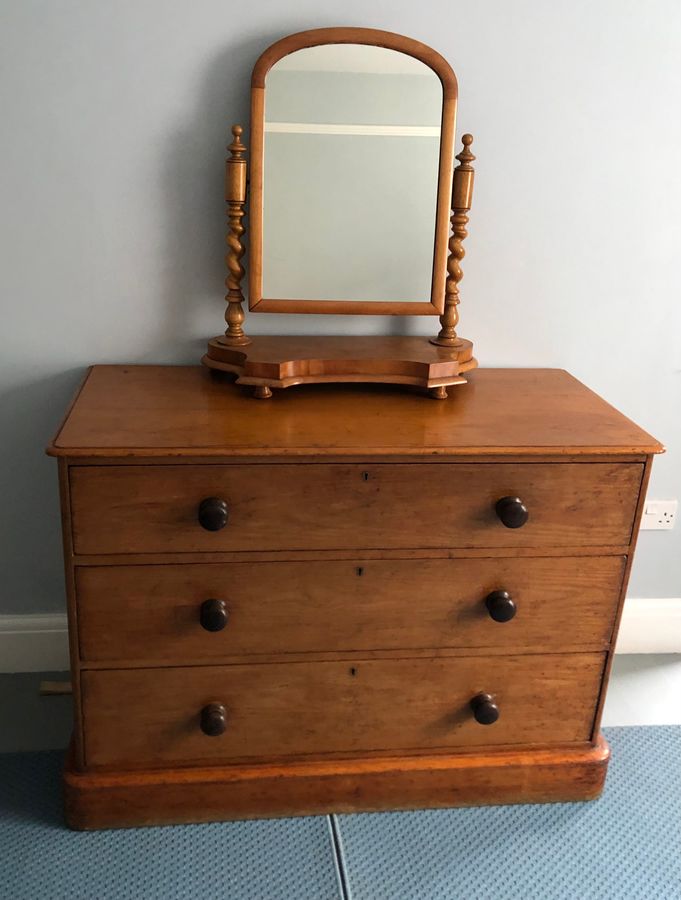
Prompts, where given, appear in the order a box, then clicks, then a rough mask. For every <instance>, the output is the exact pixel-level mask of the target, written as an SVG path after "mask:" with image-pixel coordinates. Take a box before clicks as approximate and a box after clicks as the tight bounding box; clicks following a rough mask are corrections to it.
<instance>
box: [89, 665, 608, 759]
mask: <svg viewBox="0 0 681 900" xmlns="http://www.w3.org/2000/svg"><path fill="white" fill-rule="evenodd" d="M604 663H605V654H602V653H591V654H587V653H574V654H562V655H542V654H537V655H525V656H504V657H485V656H479V657H468V658H466V659H455V658H447V659H393V660H359V661H358V660H353V661H352V662H347V661H345V662H344V661H338V662H309V663H305V662H297V663H283V664H278V663H277V664H275V663H271V664H266V665H259V664H252V665H231V666H219V667H218V666H195V667H192V668H167V669H133V670H126V669H121V670H117V669H110V670H101V671H85V672H83V673H82V676H81V678H82V695H83V704H84V712H85V759H86V764H87V765H88V766H120V767H123V768H131V767H132V768H134V767H140V766H142V767H144V766H147V767H152V768H153V767H156V766H163V765H167V764H169V763H180V764H200V763H201V762H220V761H225V760H229V759H234V760H236V759H249V758H250V759H254V758H259V759H261V760H263V759H268V758H272V759H276V758H283V757H290V756H295V757H300V756H304V755H308V754H315V755H317V754H328V753H341V754H342V753H361V752H369V751H378V750H390V751H393V752H399V751H400V750H406V749H409V748H414V749H415V748H422V749H427V748H430V749H433V748H442V749H446V748H455V747H462V748H463V747H482V746H487V747H491V746H495V745H507V744H533V743H539V742H542V741H550V742H551V743H554V744H560V743H569V742H580V741H584V742H585V741H588V740H589V739H590V736H591V728H592V724H593V715H594V706H595V703H596V700H597V697H598V690H599V685H600V681H601V677H602V673H603V665H604ZM481 691H485V692H488V693H490V694H492V695H494V696H495V698H496V701H497V703H498V705H499V708H500V710H501V715H500V718H499V720H498V721H497V722H496V723H495V724H494V725H491V726H484V725H479V724H478V723H477V722H476V721H475V719H474V718H473V715H472V712H471V708H470V701H471V699H472V698H473V697H474V696H475V695H476V694H478V693H479V692H481ZM212 703H219V704H222V705H224V707H225V709H226V710H227V729H226V731H225V733H224V734H222V735H220V736H219V737H208V736H207V735H205V734H204V733H203V732H202V731H201V728H200V727H199V721H200V715H201V710H202V709H203V708H204V707H205V706H206V705H207V704H212Z"/></svg>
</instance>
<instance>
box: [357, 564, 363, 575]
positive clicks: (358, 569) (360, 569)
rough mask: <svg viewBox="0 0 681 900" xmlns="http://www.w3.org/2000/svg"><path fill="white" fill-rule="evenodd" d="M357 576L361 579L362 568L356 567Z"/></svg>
mask: <svg viewBox="0 0 681 900" xmlns="http://www.w3.org/2000/svg"><path fill="white" fill-rule="evenodd" d="M357 575H358V576H360V577H361V576H362V575H364V569H363V568H362V566H358V567H357Z"/></svg>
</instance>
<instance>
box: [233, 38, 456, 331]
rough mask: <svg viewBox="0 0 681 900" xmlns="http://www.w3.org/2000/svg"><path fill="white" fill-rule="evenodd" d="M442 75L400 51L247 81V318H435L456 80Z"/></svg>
mask: <svg viewBox="0 0 681 900" xmlns="http://www.w3.org/2000/svg"><path fill="white" fill-rule="evenodd" d="M268 62H269V60H268ZM263 68H264V66H263ZM440 69H441V71H443V74H444V75H445V76H447V77H445V83H444V85H443V81H442V80H441V76H440V75H439V74H438V73H437V72H436V71H435V70H434V69H433V68H431V66H430V65H428V64H427V63H426V62H423V61H422V60H421V59H417V58H416V57H414V56H411V55H409V54H408V53H405V52H404V51H402V50H395V49H392V48H388V47H380V46H373V45H369V44H360V43H345V44H321V45H317V46H313V47H303V48H301V49H299V50H294V51H293V52H291V53H288V54H287V55H285V56H282V57H281V58H280V59H278V60H277V61H276V62H274V64H273V65H272V66H271V67H270V68H269V70H268V71H267V72H266V73H263V75H264V77H263V86H262V88H261V87H260V85H259V84H258V83H256V82H255V80H254V90H255V91H257V92H258V93H257V94H256V95H255V97H254V101H255V102H254V110H253V119H252V128H253V131H252V141H253V142H254V143H255V144H256V147H257V142H258V140H259V139H260V138H259V137H256V131H258V132H262V137H261V139H262V154H256V153H255V152H254V153H253V157H252V158H253V183H254V188H255V185H257V186H258V189H257V192H256V190H254V192H253V203H252V207H251V217H252V225H251V247H252V250H251V253H252V257H256V258H258V259H259V261H260V265H259V266H254V267H252V269H251V272H252V277H251V280H250V306H251V309H256V308H257V307H258V306H259V305H261V304H263V308H267V309H270V310H271V311H287V310H288V311H296V312H304V311H314V312H327V311H328V312H346V311H347V312H352V313H357V312H360V313H361V312H373V313H380V312H383V311H389V312H396V311H398V309H399V311H400V312H403V313H405V312H406V313H431V314H432V313H435V312H441V311H442V304H443V298H444V278H443V277H442V276H443V272H444V270H445V266H444V265H443V264H442V263H443V254H444V253H446V243H447V220H448V217H449V195H450V192H451V178H452V137H451V126H453V115H452V114H453V110H451V109H450V108H449V107H451V106H453V102H454V98H455V91H456V82H455V79H454V75H453V73H451V70H449V67H448V66H447V67H446V70H445V68H444V67H443V66H442V65H441V66H440ZM450 73H451V74H450ZM256 77H257V79H258V80H260V73H259V71H258V72H257V74H256ZM445 89H446V90H447V93H448V98H447V99H448V100H450V103H449V105H448V117H447V119H446V122H447V123H448V124H449V125H450V128H449V129H448V130H447V134H446V135H445V136H444V141H443V140H442V131H443V128H442V125H443V104H444V99H445V97H444V91H445ZM261 91H262V99H264V102H262V100H261V94H260V92H261ZM256 98H257V101H256ZM441 166H442V172H443V174H444V178H443V179H442V181H443V185H442V195H443V199H444V202H443V204H442V205H441V208H442V216H441V218H442V224H443V227H441V228H440V240H439V241H438V242H437V244H438V246H436V237H437V235H438V229H437V224H438V195H439V187H440V171H441ZM436 259H437V261H438V263H439V265H436V264H435V260H436ZM311 304H312V305H313V307H312V306H311ZM385 304H389V307H390V308H389V309H385V307H384V305H385ZM396 304H399V307H397V306H396Z"/></svg>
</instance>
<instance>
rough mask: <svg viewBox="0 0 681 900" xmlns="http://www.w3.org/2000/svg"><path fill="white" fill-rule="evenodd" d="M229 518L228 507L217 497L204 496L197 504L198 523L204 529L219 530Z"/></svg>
mask: <svg viewBox="0 0 681 900" xmlns="http://www.w3.org/2000/svg"><path fill="white" fill-rule="evenodd" d="M228 519H229V507H228V506H227V503H226V501H225V500H221V499H220V498H219V497H206V499H205V500H202V501H201V503H200V504H199V525H200V526H201V527H202V528H205V529H206V531H220V529H221V528H224V527H225V525H226V524H227V520H228Z"/></svg>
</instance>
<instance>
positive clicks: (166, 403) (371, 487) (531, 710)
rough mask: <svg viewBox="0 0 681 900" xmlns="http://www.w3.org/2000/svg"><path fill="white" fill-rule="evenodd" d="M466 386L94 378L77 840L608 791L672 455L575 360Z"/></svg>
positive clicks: (72, 762) (84, 484)
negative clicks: (612, 693)
mask: <svg viewBox="0 0 681 900" xmlns="http://www.w3.org/2000/svg"><path fill="white" fill-rule="evenodd" d="M453 394H454V395H453V396H452V397H450V398H449V399H448V400H447V401H445V402H432V401H429V400H427V399H425V398H424V397H422V396H419V395H415V394H410V393H407V392H403V391H399V390H391V389H385V388H367V387H361V388H359V387H358V388H353V387H344V388H338V387H330V386H329V387H326V386H325V387H316V388H310V389H307V390H301V391H298V392H291V393H289V392H282V393H281V394H278V395H277V396H276V398H274V400H272V401H270V402H269V403H266V404H265V403H259V402H257V401H255V400H253V399H252V398H250V397H249V396H247V395H246V394H244V393H242V391H241V390H240V389H239V388H237V387H235V386H233V385H231V384H229V383H228V382H226V381H223V380H222V379H221V378H220V377H219V376H215V375H211V374H210V373H208V372H207V371H206V370H205V369H201V368H198V367H196V368H195V367H187V368H184V367H157V366H146V367H123V366H96V367H94V368H93V369H91V370H90V372H89V374H88V376H87V378H86V380H85V383H84V385H83V387H82V388H81V390H80V392H79V394H78V396H77V398H76V400H75V401H74V404H73V405H72V407H71V409H70V411H69V413H68V415H67V418H66V420H65V422H64V424H63V426H62V428H61V429H60V431H59V433H58V435H57V437H56V438H55V440H54V442H53V444H52V445H51V447H50V448H49V452H50V453H51V454H53V455H55V456H57V457H59V467H60V483H61V492H62V510H63V530H64V546H65V558H66V579H67V593H68V610H69V629H70V641H71V665H72V678H73V688H74V697H75V709H76V718H75V725H74V737H73V744H72V749H71V752H70V756H69V760H68V763H67V766H66V770H65V775H64V780H65V796H66V810H67V819H68V821H69V823H70V824H71V825H72V826H73V827H76V828H98V827H116V826H129V825H147V824H155V823H168V822H197V821H210V820H215V819H221V818H244V817H252V816H274V815H292V814H303V813H321V812H326V811H361V810H377V809H404V808H415V807H433V806H455V805H475V804H484V803H512V802H540V801H551V800H577V799H589V798H592V797H595V796H597V795H598V794H599V792H600V791H601V789H602V786H603V782H604V778H605V773H606V768H607V762H608V754H609V751H608V748H607V745H606V744H605V742H604V741H603V739H602V737H601V736H600V731H599V719H600V713H601V708H602V704H603V700H604V696H605V689H606V685H607V679H608V672H609V667H610V662H611V657H612V652H613V646H614V641H615V638H616V634H617V627H618V622H619V617H620V613H621V608H622V602H623V597H624V592H625V588H626V582H627V576H628V572H629V568H630V565H631V558H632V553H633V549H634V545H635V540H636V534H637V530H638V523H639V519H640V515H641V510H642V503H643V499H644V496H645V489H646V484H647V479H648V476H649V472H650V466H651V461H652V457H653V454H655V453H657V452H660V451H661V449H662V448H661V447H660V445H659V444H658V443H657V442H656V441H655V440H654V439H653V438H651V437H650V436H649V435H647V434H646V433H645V432H643V431H642V430H641V429H639V428H638V427H636V426H635V425H634V424H633V423H631V422H630V421H629V420H628V419H626V418H625V417H624V416H622V415H620V414H619V413H617V412H616V411H615V410H614V409H612V408H611V407H609V406H608V405H607V404H606V403H604V402H603V401H602V400H600V399H599V398H598V397H597V396H596V395H594V394H593V393H591V392H590V391H589V390H587V389H586V388H585V387H584V386H582V385H581V384H579V382H577V381H575V380H574V379H573V378H571V376H569V375H568V374H567V373H565V372H561V371H558V370H481V371H477V372H475V373H473V374H472V375H471V377H470V383H469V384H468V385H466V386H465V388H462V389H460V390H458V391H456V392H453Z"/></svg>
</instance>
